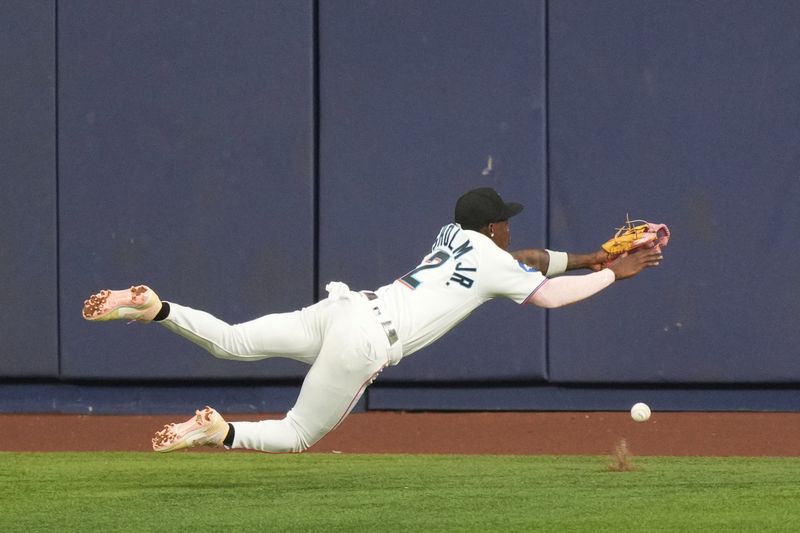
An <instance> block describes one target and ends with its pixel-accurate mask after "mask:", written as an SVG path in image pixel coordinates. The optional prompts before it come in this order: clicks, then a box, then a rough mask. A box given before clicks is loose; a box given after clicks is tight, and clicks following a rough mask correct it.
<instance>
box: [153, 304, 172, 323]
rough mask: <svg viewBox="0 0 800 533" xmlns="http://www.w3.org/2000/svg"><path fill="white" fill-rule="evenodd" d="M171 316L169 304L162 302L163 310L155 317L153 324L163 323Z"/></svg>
mask: <svg viewBox="0 0 800 533" xmlns="http://www.w3.org/2000/svg"><path fill="white" fill-rule="evenodd" d="M168 316H169V302H161V310H160V311H159V312H158V314H156V316H154V317H153V322H161V321H162V320H164V319H165V318H167V317H168Z"/></svg>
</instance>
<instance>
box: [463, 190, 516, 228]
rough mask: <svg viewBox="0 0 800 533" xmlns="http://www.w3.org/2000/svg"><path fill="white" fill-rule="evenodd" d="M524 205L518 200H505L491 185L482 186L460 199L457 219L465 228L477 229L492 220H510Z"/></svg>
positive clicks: (466, 193)
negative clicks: (517, 201)
mask: <svg viewBox="0 0 800 533" xmlns="http://www.w3.org/2000/svg"><path fill="white" fill-rule="evenodd" d="M522 207H523V206H522V204H518V203H516V202H504V201H503V199H502V198H500V195H499V194H497V191H495V190H494V189H492V188H491V187H480V188H478V189H472V190H471V191H467V192H465V193H464V194H463V195H461V198H459V199H458V201H457V202H456V216H455V221H456V223H457V224H460V225H461V227H462V228H464V229H471V230H475V231H477V230H480V229H481V228H483V227H484V226H486V225H487V224H491V223H492V222H501V221H503V220H508V219H509V218H511V217H513V216H514V215H516V214H518V213H519V212H520V211H522Z"/></svg>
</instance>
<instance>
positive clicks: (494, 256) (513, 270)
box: [481, 248, 547, 304]
mask: <svg viewBox="0 0 800 533" xmlns="http://www.w3.org/2000/svg"><path fill="white" fill-rule="evenodd" d="M487 252H488V253H486V254H485V256H484V257H482V258H481V269H482V270H483V272H482V273H481V274H482V275H481V281H482V285H483V286H482V289H483V290H482V292H483V293H484V294H485V295H486V296H487V297H489V298H509V299H511V300H514V301H515V302H517V303H518V304H521V303H523V302H525V300H527V299H528V298H530V297H531V296H532V295H533V294H534V293H535V292H536V290H537V289H538V288H539V287H541V286H542V284H543V283H545V282H546V281H547V278H546V277H544V275H543V274H542V273H541V272H539V271H538V270H536V269H535V268H532V267H529V266H528V265H525V264H524V263H521V262H519V261H517V260H516V259H514V258H513V257H511V254H509V253H508V252H505V251H503V250H501V249H500V248H497V249H496V250H491V249H489V250H487Z"/></svg>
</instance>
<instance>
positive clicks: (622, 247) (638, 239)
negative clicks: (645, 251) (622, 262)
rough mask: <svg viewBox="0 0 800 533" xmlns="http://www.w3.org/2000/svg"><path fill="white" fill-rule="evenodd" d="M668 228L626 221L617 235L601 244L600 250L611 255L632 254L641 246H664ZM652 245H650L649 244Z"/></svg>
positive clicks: (644, 222) (667, 237)
mask: <svg viewBox="0 0 800 533" xmlns="http://www.w3.org/2000/svg"><path fill="white" fill-rule="evenodd" d="M668 242H669V228H668V227H667V225H666V224H652V223H650V222H647V221H646V220H626V221H625V225H624V226H622V227H621V228H617V233H616V234H615V235H614V236H613V237H611V238H610V239H608V240H607V241H606V242H605V243H603V245H602V248H603V250H605V251H606V252H608V253H609V254H611V255H620V254H624V253H625V252H633V251H635V250H638V249H639V248H641V247H643V246H647V247H648V248H652V247H654V246H666V245H667V243H668ZM651 243H652V244H651Z"/></svg>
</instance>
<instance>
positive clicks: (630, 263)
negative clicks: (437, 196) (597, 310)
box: [528, 247, 663, 309]
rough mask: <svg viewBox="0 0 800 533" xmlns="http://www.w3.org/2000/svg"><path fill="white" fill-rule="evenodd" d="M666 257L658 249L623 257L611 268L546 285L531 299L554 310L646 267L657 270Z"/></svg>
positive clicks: (557, 280) (529, 300)
mask: <svg viewBox="0 0 800 533" xmlns="http://www.w3.org/2000/svg"><path fill="white" fill-rule="evenodd" d="M662 259H663V255H662V254H661V249H660V248H659V247H655V248H650V249H648V250H642V251H641V252H639V253H635V254H630V255H623V256H621V257H620V258H619V259H617V260H615V261H614V262H613V263H611V265H609V267H608V268H604V269H602V270H600V271H598V272H592V273H591V274H585V275H583V276H564V277H560V278H555V279H551V280H548V281H547V282H545V283H543V284H542V285H541V286H540V287H539V290H537V291H536V292H535V293H533V295H532V296H531V297H530V298H529V299H528V303H532V304H534V305H537V306H539V307H546V308H548V309H552V308H555V307H562V306H564V305H568V304H571V303H574V302H577V301H580V300H584V299H586V298H588V297H590V296H592V295H594V294H597V293H598V292H600V291H601V290H603V289H605V288H606V287H608V286H609V285H611V284H612V283H614V281H615V280H618V279H627V278H630V277H633V276H635V275H636V274H638V273H639V272H641V271H642V270H644V269H645V268H651V267H657V266H658V265H659V264H660V263H661V260H662Z"/></svg>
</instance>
